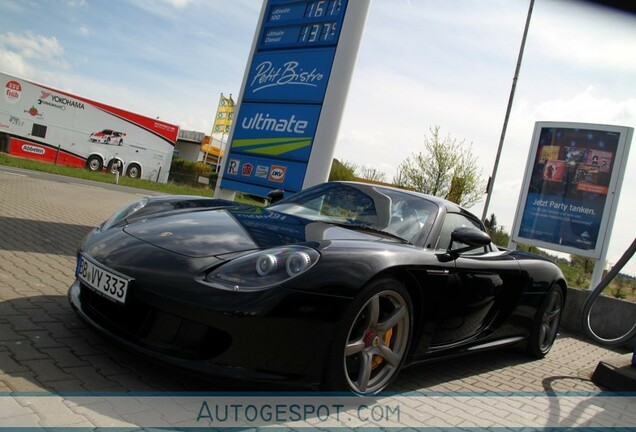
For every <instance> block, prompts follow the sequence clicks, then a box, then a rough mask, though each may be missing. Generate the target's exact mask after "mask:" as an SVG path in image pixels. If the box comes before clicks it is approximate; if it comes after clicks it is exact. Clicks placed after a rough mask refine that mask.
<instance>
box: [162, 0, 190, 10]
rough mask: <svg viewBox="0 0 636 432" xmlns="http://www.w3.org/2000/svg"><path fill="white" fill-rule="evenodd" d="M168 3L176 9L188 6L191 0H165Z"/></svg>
mask: <svg viewBox="0 0 636 432" xmlns="http://www.w3.org/2000/svg"><path fill="white" fill-rule="evenodd" d="M166 1H167V3H168V4H170V5H172V6H173V7H176V8H177V9H181V8H184V7H186V6H188V5H189V4H190V3H192V2H193V0H166Z"/></svg>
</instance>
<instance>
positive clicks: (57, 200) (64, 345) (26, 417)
mask: <svg viewBox="0 0 636 432" xmlns="http://www.w3.org/2000/svg"><path fill="white" fill-rule="evenodd" d="M0 168H1V169H0V393H1V392H86V391H88V392H148V391H151V392H155V391H162V392H179V391H219V390H228V389H230V390H236V389H238V390H245V388H237V387H234V384H233V383H229V382H212V381H211V382H204V381H201V380H200V379H199V378H195V377H190V376H188V375H187V374H185V373H181V372H178V371H174V370H172V369H168V368H165V367H163V366H161V365H158V364H155V363H153V362H149V361H148V360H146V359H144V358H141V357H139V356H137V355H135V354H133V353H129V352H127V351H125V350H123V349H121V348H120V347H118V346H116V345H113V344H112V343H111V342H109V341H107V340H105V339H104V338H102V337H100V336H99V335H97V334H96V333H94V332H93V331H91V330H90V329H88V328H86V326H85V325H84V324H83V323H82V322H81V321H80V320H79V319H78V318H77V317H76V316H75V314H74V313H73V312H72V310H71V308H70V306H69V305H68V302H67V299H66V291H67V289H68V286H69V285H70V284H71V282H72V280H73V270H74V265H75V253H76V248H77V245H78V244H79V242H80V240H81V239H82V237H83V236H84V235H86V234H87V233H88V232H89V231H90V230H91V229H92V227H94V226H95V225H97V224H98V223H100V222H102V221H103V220H105V219H106V218H107V217H108V216H109V215H111V214H112V213H113V212H114V211H115V210H116V209H118V208H119V207H121V206H122V205H124V204H126V203H129V202H131V201H133V200H135V199H138V198H139V197H140V196H141V193H140V192H139V191H136V190H131V189H128V188H124V187H119V188H109V187H105V186H101V185H100V184H98V183H95V184H89V183H87V182H81V181H74V179H69V178H58V177H52V176H48V175H42V174H37V173H30V172H26V171H21V170H17V169H9V168H6V167H0ZM615 355H616V353H615V351H611V350H608V349H606V348H602V347H598V346H594V345H591V344H589V343H587V342H584V341H581V340H579V339H577V338H575V337H573V336H571V335H565V334H561V335H560V336H559V339H558V341H557V342H556V345H555V346H554V348H553V350H552V352H551V353H550V354H549V355H548V357H547V358H546V359H543V360H538V361H530V362H529V361H528V360H527V358H526V357H525V356H524V354H523V353H522V352H521V351H520V350H518V349H515V348H512V349H507V350H503V351H493V352H488V353H483V354H478V355H473V356H471V357H467V358H458V359H452V360H446V361H443V362H438V363H431V364H426V365H422V366H416V367H412V368H410V369H407V370H405V371H403V372H402V374H401V375H400V377H399V378H398V380H397V381H396V383H395V384H394V385H393V387H392V388H391V389H390V390H392V391H395V392H551V391H554V392H572V391H576V392H581V391H582V392H597V391H600V390H603V389H600V388H599V387H598V386H596V385H595V384H594V383H593V382H592V381H591V380H590V375H591V373H592V371H593V369H594V368H595V367H596V365H597V363H598V361H599V360H601V359H604V358H607V357H611V356H615ZM255 389H256V388H255ZM404 403H406V404H407V405H408V402H404ZM413 403H414V405H416V407H417V405H418V403H417V402H416V401H414V402H413ZM498 403H499V404H500V405H501V406H495V407H492V412H490V413H488V412H487V411H484V409H483V408H479V409H475V413H478V415H482V416H484V415H486V416H491V417H492V416H495V417H496V416H497V415H500V416H501V417H502V424H505V421H504V420H503V419H505V418H506V417H507V416H513V417H514V416H521V417H520V418H521V420H520V421H523V416H524V415H525V414H524V412H526V411H527V410H526V409H525V408H524V409H522V408H523V407H522V406H516V405H515V403H516V404H521V403H520V402H514V401H499V402H498ZM87 408H89V407H72V406H71V407H69V408H68V412H61V413H58V414H59V415H58V414H56V415H58V418H59V419H63V420H60V421H58V422H52V423H47V425H49V426H56V425H58V426H59V425H62V426H74V427H75V426H88V427H90V426H91V425H93V424H94V422H92V421H91V414H87ZM420 408H421V410H420V411H421V414H422V415H424V414H425V413H426V408H425V407H420ZM526 408H527V407H526ZM38 409H39V410H40V411H41V412H38V411H37V410H35V409H30V408H29V406H28V405H27V406H22V405H20V404H19V403H17V402H16V406H15V411H12V414H11V416H7V414H6V413H0V425H3V424H6V422H5V423H2V419H5V420H6V419H7V418H10V420H11V423H10V424H11V425H12V426H20V425H29V424H33V423H32V421H33V420H34V419H35V418H36V417H37V418H38V419H40V420H42V419H43V418H48V417H47V416H50V415H51V413H47V412H45V411H46V408H43V407H41V406H40V407H39V408H38ZM51 409H53V408H51ZM108 409H114V408H112V406H110V407H109V408H108ZM42 410H44V411H42ZM634 411H635V412H636V409H635V410H634ZM105 412H107V410H106V411H103V410H102V411H99V413H98V414H93V415H94V416H102V417H103V416H104V415H107V414H105ZM475 413H471V411H470V409H468V407H467V406H465V405H463V406H457V407H454V408H452V407H451V408H449V411H448V412H446V413H444V415H445V416H450V417H453V418H455V419H457V422H456V425H458V426H461V424H462V421H465V422H468V423H470V421H469V420H470V418H471V417H472V416H474V415H477V414H475ZM438 414H439V413H438V412H429V413H428V414H427V415H428V416H430V418H435V416H436V415H438ZM529 415H531V416H534V415H535V414H529ZM536 415H540V413H539V414H536ZM608 415H609V414H608ZM617 415H619V414H617ZM34 416H36V417H34ZM619 416H620V415H619ZM133 417H134V416H133ZM464 417H466V418H465V419H464ZM610 417H611V416H610ZM422 418H425V417H422ZM462 419H463V420H462ZM533 419H534V417H533V418H532V419H528V421H532V420H533ZM468 423H467V424H468ZM35 424H43V423H41V422H40V423H35Z"/></svg>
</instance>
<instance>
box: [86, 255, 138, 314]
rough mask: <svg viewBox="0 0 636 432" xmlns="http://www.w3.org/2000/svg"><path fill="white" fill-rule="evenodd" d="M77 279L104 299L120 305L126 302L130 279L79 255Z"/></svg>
mask: <svg viewBox="0 0 636 432" xmlns="http://www.w3.org/2000/svg"><path fill="white" fill-rule="evenodd" d="M77 277H78V279H79V280H81V281H82V282H84V284H85V285H86V286H87V287H89V288H91V289H93V290H94V291H97V293H99V294H101V295H102V296H104V297H107V298H109V299H111V300H114V301H116V302H118V303H122V304H123V303H125V302H126V294H127V292H128V284H129V282H130V280H131V279H130V278H127V277H124V276H120V275H117V274H115V273H113V272H112V271H109V270H106V269H104V268H103V267H101V266H98V265H97V264H95V263H93V262H92V261H90V260H88V259H86V257H85V256H83V255H81V254H80V255H79V258H78V260H77Z"/></svg>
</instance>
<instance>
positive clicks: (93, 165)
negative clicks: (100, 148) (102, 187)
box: [86, 155, 104, 172]
mask: <svg viewBox="0 0 636 432" xmlns="http://www.w3.org/2000/svg"><path fill="white" fill-rule="evenodd" d="M86 168H88V170H89V171H95V172H101V170H102V168H104V162H103V161H102V158H100V157H99V156H96V155H93V156H89V157H88V159H86Z"/></svg>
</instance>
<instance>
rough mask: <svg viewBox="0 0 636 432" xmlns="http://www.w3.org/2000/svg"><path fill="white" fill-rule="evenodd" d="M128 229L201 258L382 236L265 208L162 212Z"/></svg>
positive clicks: (163, 245) (137, 235)
mask: <svg viewBox="0 0 636 432" xmlns="http://www.w3.org/2000/svg"><path fill="white" fill-rule="evenodd" d="M124 231H125V232H126V233H128V234H129V235H131V236H133V237H135V238H137V239H139V240H142V241H144V242H146V243H149V244H152V245H154V246H157V247H159V248H162V249H165V250H168V251H171V252H174V253H178V254H180V255H185V256H190V257H196V258H200V257H206V256H216V255H223V254H227V253H233V252H242V251H247V250H252V249H265V248H269V247H275V246H280V245H284V244H292V243H303V242H314V241H321V240H338V239H341V240H342V239H358V240H369V241H377V240H379V238H378V237H376V236H373V235H369V234H365V233H362V232H356V231H351V230H348V229H346V228H341V227H337V226H333V225H330V224H327V223H324V222H314V221H311V220H308V219H304V218H300V217H296V216H290V215H287V214H284V213H279V212H275V211H270V210H267V209H264V208H260V207H241V208H230V209H213V210H199V211H192V212H188V213H179V214H172V215H166V216H158V217H154V218H150V219H142V220H137V221H134V222H132V223H131V224H129V225H127V226H126V227H125V228H124Z"/></svg>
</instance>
